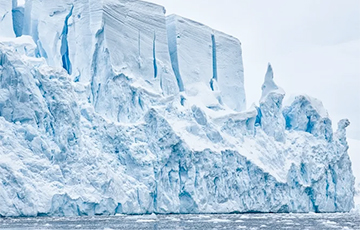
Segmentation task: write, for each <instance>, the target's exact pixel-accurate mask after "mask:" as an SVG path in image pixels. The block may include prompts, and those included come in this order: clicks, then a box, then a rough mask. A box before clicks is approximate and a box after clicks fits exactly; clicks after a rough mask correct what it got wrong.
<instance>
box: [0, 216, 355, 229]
mask: <svg viewBox="0 0 360 230" xmlns="http://www.w3.org/2000/svg"><path fill="white" fill-rule="evenodd" d="M0 229H31V230H33V229H34V230H35V229H36V230H40V229H102V230H111V229H171V230H180V229H183V230H185V229H194V230H210V229H254V230H255V229H259V230H260V229H272V230H277V229H292V230H295V229H302V230H303V229H304V230H305V229H316V230H321V229H360V215H359V214H355V213H337V214H227V215H225V214H223V215H220V214H219V215H217V214H214V215H144V216H125V215H124V216H122V215H121V216H111V217H110V216H106V217H105V216H95V217H36V218H0Z"/></svg>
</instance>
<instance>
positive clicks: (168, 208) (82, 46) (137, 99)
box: [0, 0, 355, 216]
mask: <svg viewBox="0 0 360 230" xmlns="http://www.w3.org/2000/svg"><path fill="white" fill-rule="evenodd" d="M15 3H16V1H15ZM15 3H13V4H15ZM7 4H8V1H7V0H0V5H1V6H6V7H8V8H9V7H10V6H8V5H7ZM15 5H16V4H15ZM11 7H13V5H12V6H11ZM17 10H20V11H21V9H17ZM22 11H23V20H21V16H19V14H15V15H13V18H16V20H13V22H15V21H16V22H17V23H19V24H21V26H20V25H19V24H16V26H13V25H11V23H12V21H11V20H3V21H0V28H2V27H6V26H10V27H11V28H13V30H14V31H13V33H14V34H16V36H19V35H22V36H19V37H17V38H14V37H15V35H14V34H13V33H11V31H10V32H9V31H6V30H0V37H2V38H0V127H1V128H0V155H1V157H0V181H1V182H2V183H0V215H1V216H35V215H60V216H61V215H95V214H115V213H128V214H130V213H131V214H134V213H152V212H155V213H214V212H225V213H228V212H312V211H315V212H337V211H341V212H342V211H349V210H351V209H352V208H353V206H354V201H353V196H354V192H355V190H354V177H353V175H352V171H351V161H350V159H349V156H348V154H347V149H348V145H347V142H346V132H345V128H346V127H347V126H348V125H349V122H348V121H347V120H346V119H345V120H341V121H340V122H339V124H338V130H337V131H336V132H334V133H333V131H332V129H331V121H330V119H328V116H327V113H326V112H324V111H326V110H325V109H324V108H323V107H322V104H321V103H319V101H317V100H316V99H313V98H311V97H309V96H298V97H296V98H295V99H294V100H293V102H292V103H290V104H289V105H288V106H286V107H284V106H283V105H282V100H283V97H284V95H285V92H284V91H283V90H281V88H280V87H278V86H277V85H276V83H275V82H274V74H273V70H272V68H271V66H270V65H269V67H268V71H267V73H266V76H265V82H264V84H263V87H262V90H263V96H262V98H261V99H260V102H259V106H256V105H253V106H251V108H250V109H249V110H247V111H244V108H245V103H244V101H245V91H244V85H243V67H242V56H241V47H240V43H239V42H238V40H237V39H234V38H232V37H231V36H228V35H225V34H223V33H221V32H217V31H213V30H211V29H210V28H208V27H206V26H203V25H201V24H199V23H195V22H192V21H190V20H188V19H183V18H181V17H178V16H169V17H168V18H166V17H165V11H164V9H163V7H161V6H157V5H154V4H151V3H147V2H143V1H138V0H120V1H119V0H116V1H115V0H103V1H95V0H79V1H74V0H66V1H57V2H52V1H40V0H32V1H30V0H28V1H26V3H25V6H24V7H23V9H22ZM11 12H15V11H11ZM16 15H17V16H16ZM19 28H23V29H22V32H21V33H20V32H19V31H20V29H19ZM189 31H190V32H191V34H190V33H189ZM19 33H20V34H19ZM191 35H193V36H191Z"/></svg>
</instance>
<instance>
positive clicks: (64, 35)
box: [60, 5, 74, 74]
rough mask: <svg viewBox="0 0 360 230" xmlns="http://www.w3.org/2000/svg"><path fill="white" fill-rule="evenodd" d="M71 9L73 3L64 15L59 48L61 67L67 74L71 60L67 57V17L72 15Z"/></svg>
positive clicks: (69, 70)
mask: <svg viewBox="0 0 360 230" xmlns="http://www.w3.org/2000/svg"><path fill="white" fill-rule="evenodd" d="M73 9H74V5H73V6H72V7H71V9H70V12H69V14H68V15H66V17H65V23H64V29H63V31H62V34H61V48H60V53H61V59H62V63H63V68H64V69H65V70H66V71H67V72H68V74H71V62H70V57H69V44H68V40H67V35H68V33H69V25H68V22H69V18H70V17H71V15H72V12H73Z"/></svg>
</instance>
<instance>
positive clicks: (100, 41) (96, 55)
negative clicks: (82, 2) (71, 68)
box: [91, 26, 104, 105]
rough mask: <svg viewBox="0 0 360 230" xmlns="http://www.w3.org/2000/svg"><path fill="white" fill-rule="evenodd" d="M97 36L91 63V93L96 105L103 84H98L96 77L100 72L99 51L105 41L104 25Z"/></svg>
mask: <svg viewBox="0 0 360 230" xmlns="http://www.w3.org/2000/svg"><path fill="white" fill-rule="evenodd" d="M95 38H96V45H95V50H94V55H93V58H92V64H91V67H92V69H91V94H92V101H93V103H94V105H95V104H96V102H97V100H96V98H97V95H98V92H99V89H100V85H101V84H98V85H96V82H95V80H96V79H95V77H96V75H97V74H98V69H97V63H98V58H99V51H100V49H101V46H102V44H103V41H104V26H102V27H101V29H99V30H98V31H97V32H96V35H95ZM96 88H97V89H96Z"/></svg>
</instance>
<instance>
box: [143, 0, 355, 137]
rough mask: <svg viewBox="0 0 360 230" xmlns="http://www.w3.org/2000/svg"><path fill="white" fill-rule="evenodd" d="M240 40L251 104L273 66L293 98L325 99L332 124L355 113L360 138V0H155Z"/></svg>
mask: <svg viewBox="0 0 360 230" xmlns="http://www.w3.org/2000/svg"><path fill="white" fill-rule="evenodd" d="M149 1H151V2H154V3H157V4H160V5H163V6H165V8H166V9H167V14H172V13H175V14H178V15H181V16H184V17H187V18H191V19H193V20H195V21H198V22H201V23H203V24H206V25H208V26H210V27H212V28H214V29H217V30H220V31H223V32H225V33H228V34H231V35H233V36H235V37H237V38H238V39H239V40H240V41H241V43H242V48H243V60H244V68H245V87H246V88H245V89H246V95H247V102H248V106H250V105H251V103H252V102H258V100H259V98H260V95H261V89H260V88H261V84H262V83H263V79H264V76H265V72H266V67H267V63H268V62H270V63H271V64H272V65H273V69H274V74H275V81H276V82H277V84H278V85H279V86H281V87H283V88H284V90H285V91H286V93H287V95H291V94H299V93H305V94H308V95H310V96H313V97H316V98H318V99H320V100H321V101H323V104H324V106H325V108H326V109H327V110H328V112H329V114H330V117H331V118H332V120H333V123H334V124H335V127H336V124H337V122H338V120H339V119H341V118H349V119H350V121H351V126H350V127H349V129H348V136H349V137H351V138H355V139H360V0H341V1H339V0H301V1H295V0H294V1H285V0H272V1H268V0H255V1H250V0H222V1H219V0H171V1H169V0H149Z"/></svg>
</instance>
